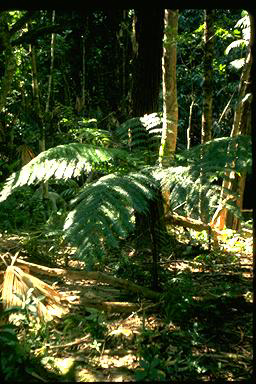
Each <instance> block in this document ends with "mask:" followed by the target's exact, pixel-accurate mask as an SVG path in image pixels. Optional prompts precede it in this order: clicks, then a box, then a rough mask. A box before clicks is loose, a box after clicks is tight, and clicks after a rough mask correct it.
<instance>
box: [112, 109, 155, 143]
mask: <svg viewBox="0 0 256 384" xmlns="http://www.w3.org/2000/svg"><path fill="white" fill-rule="evenodd" d="M161 134H162V118H161V117H160V115H159V114H157V113H151V114H149V115H144V116H143V117H133V118H132V119H129V120H127V121H125V122H124V123H123V124H121V125H120V127H119V128H118V130H117V135H118V136H119V137H120V139H121V140H122V141H123V143H124V144H126V145H128V146H129V147H130V148H136V147H139V148H141V147H142V148H143V147H144V148H148V149H149V150H151V149H158V147H159V143H160V140H161Z"/></svg>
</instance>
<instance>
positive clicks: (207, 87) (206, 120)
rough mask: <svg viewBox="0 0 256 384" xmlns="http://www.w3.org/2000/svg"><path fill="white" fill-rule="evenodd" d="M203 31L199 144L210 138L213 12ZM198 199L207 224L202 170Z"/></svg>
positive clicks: (206, 11)
mask: <svg viewBox="0 0 256 384" xmlns="http://www.w3.org/2000/svg"><path fill="white" fill-rule="evenodd" d="M204 12H205V17H204V21H205V29H204V82H203V111H202V128H201V144H205V143H207V141H209V140H211V137H212V95H213V58H214V16H215V11H214V10H208V9H207V10H205V11H204ZM203 158H204V150H203V148H202V149H201V162H202V163H203ZM200 179H201V181H200V188H201V189H200V198H199V211H200V217H201V220H202V221H203V222H205V223H206V222H208V221H209V218H208V209H207V200H206V198H205V195H206V192H207V190H206V188H205V183H206V181H207V180H206V176H205V174H204V170H203V169H201V171H200Z"/></svg>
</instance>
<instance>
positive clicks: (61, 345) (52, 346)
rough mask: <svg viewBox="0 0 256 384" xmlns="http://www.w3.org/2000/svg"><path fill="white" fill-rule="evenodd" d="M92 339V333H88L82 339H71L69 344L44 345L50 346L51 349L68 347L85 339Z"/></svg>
mask: <svg viewBox="0 0 256 384" xmlns="http://www.w3.org/2000/svg"><path fill="white" fill-rule="evenodd" d="M90 339H91V336H90V335H86V336H84V337H82V338H80V339H76V340H74V341H71V342H70V343H67V344H60V345H51V344H45V345H44V346H46V347H48V348H50V349H57V348H68V347H73V345H78V344H81V343H83V342H85V341H89V340H90Z"/></svg>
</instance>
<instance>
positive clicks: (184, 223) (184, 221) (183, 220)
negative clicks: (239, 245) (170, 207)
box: [164, 212, 220, 245]
mask: <svg viewBox="0 0 256 384" xmlns="http://www.w3.org/2000/svg"><path fill="white" fill-rule="evenodd" d="M164 222H165V224H172V225H178V226H181V227H185V228H192V229H194V230H195V231H199V232H200V231H207V232H208V234H209V235H212V236H213V241H214V245H217V244H218V235H220V232H219V231H217V230H216V229H215V228H213V227H214V224H212V223H211V224H205V223H203V222H202V221H200V220H195V219H191V218H190V217H184V216H180V215H177V214H172V213H170V212H169V213H168V214H167V215H165V217H164Z"/></svg>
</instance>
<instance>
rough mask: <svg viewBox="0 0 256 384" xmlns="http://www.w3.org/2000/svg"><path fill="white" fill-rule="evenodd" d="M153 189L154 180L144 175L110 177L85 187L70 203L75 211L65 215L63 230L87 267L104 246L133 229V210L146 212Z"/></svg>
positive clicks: (115, 244) (102, 251)
mask: <svg viewBox="0 0 256 384" xmlns="http://www.w3.org/2000/svg"><path fill="white" fill-rule="evenodd" d="M155 186H156V181H155V179H154V178H153V177H152V176H151V175H150V174H143V173H131V174H128V175H125V176H118V175H115V174H111V175H108V176H104V177H102V178H100V179H99V180H98V181H96V182H95V183H92V184H89V185H87V186H85V188H84V190H83V191H82V192H81V193H80V195H79V196H78V197H77V198H76V199H74V201H73V204H74V206H75V208H74V209H73V210H72V211H71V212H70V213H69V215H68V216H67V219H66V222H65V225H64V231H65V237H66V238H67V239H68V240H69V241H70V242H71V243H73V244H74V245H76V246H77V247H78V254H79V257H80V258H82V259H85V260H86V262H87V265H89V266H90V265H91V264H92V262H93V261H95V260H97V259H98V260H99V259H101V258H102V257H103V255H104V252H105V251H104V249H105V247H108V248H109V247H110V248H111V247H117V245H118V239H119V238H120V237H122V238H123V237H126V236H127V235H128V234H129V232H130V231H131V230H132V229H133V228H134V224H133V222H132V217H133V210H134V209H135V210H136V211H138V212H145V211H147V209H148V201H149V200H150V199H152V198H153V196H154V188H155ZM92 260H93V261H92ZM88 263H89V264H88Z"/></svg>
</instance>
